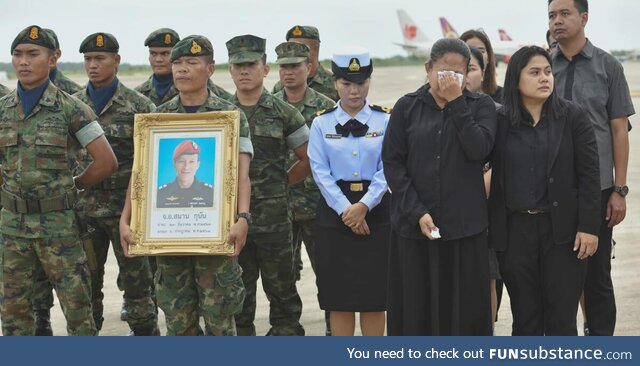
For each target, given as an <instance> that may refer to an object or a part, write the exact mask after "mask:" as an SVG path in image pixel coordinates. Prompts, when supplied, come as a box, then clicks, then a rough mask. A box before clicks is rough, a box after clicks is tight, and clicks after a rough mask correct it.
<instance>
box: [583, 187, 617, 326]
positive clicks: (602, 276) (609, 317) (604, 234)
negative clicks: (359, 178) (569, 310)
mask: <svg viewBox="0 0 640 366" xmlns="http://www.w3.org/2000/svg"><path fill="white" fill-rule="evenodd" d="M612 193H613V189H606V190H604V191H602V224H601V225H600V236H599V238H598V251H596V253H595V254H594V255H593V256H592V257H590V258H589V260H588V262H587V263H588V265H587V279H586V281H585V284H584V302H585V304H584V307H585V312H586V313H587V324H588V326H589V335H594V336H595V335H607V336H612V335H613V331H614V330H615V327H616V298H615V295H614V293H613V282H612V281H611V245H612V244H611V237H612V235H613V229H611V228H609V227H607V225H608V222H607V221H606V220H605V217H606V216H607V203H608V202H609V197H610V196H611V194H612Z"/></svg>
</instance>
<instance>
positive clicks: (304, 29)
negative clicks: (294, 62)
mask: <svg viewBox="0 0 640 366" xmlns="http://www.w3.org/2000/svg"><path fill="white" fill-rule="evenodd" d="M286 38H287V41H289V40H291V38H307V39H315V40H316V41H318V42H320V32H318V28H316V27H312V26H310V25H295V26H293V28H291V29H289V31H288V32H287V37H286Z"/></svg>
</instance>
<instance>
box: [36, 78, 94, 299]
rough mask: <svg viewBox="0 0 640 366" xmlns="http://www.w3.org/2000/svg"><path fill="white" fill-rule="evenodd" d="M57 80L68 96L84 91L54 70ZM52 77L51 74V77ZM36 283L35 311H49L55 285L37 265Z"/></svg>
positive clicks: (56, 84)
mask: <svg viewBox="0 0 640 366" xmlns="http://www.w3.org/2000/svg"><path fill="white" fill-rule="evenodd" d="M53 72H55V78H54V79H53V80H51V82H52V83H53V85H55V86H57V87H58V89H60V90H62V91H63V92H65V93H67V94H74V93H76V92H78V91H79V90H81V89H82V87H81V86H80V85H78V84H77V83H75V82H74V81H73V80H71V79H69V78H68V77H66V76H65V75H64V74H63V73H62V71H60V70H59V69H54V71H52V73H53ZM49 77H51V74H50V76H49ZM34 277H35V278H36V283H35V285H34V288H33V309H34V310H35V311H38V310H40V311H47V312H48V311H49V309H51V308H52V307H53V292H52V291H53V285H52V284H51V282H49V280H47V274H46V273H45V272H44V270H43V269H42V267H41V266H39V265H37V268H36V272H35V274H34Z"/></svg>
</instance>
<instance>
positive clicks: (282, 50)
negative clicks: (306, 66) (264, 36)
mask: <svg viewBox="0 0 640 366" xmlns="http://www.w3.org/2000/svg"><path fill="white" fill-rule="evenodd" d="M309 52H310V50H309V47H308V46H307V45H306V44H302V43H300V42H283V43H280V44H279V45H278V47H276V54H277V55H278V59H277V60H276V63H277V64H278V65H287V64H299V63H301V62H305V61H308V60H309Z"/></svg>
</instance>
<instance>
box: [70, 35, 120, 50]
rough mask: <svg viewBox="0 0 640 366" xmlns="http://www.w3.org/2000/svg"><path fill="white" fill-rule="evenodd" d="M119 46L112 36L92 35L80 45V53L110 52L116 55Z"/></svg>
mask: <svg viewBox="0 0 640 366" xmlns="http://www.w3.org/2000/svg"><path fill="white" fill-rule="evenodd" d="M119 49H120V45H119V44H118V40H117V39H116V37H114V36H113V34H109V33H102V32H100V33H94V34H92V35H90V36H88V37H87V38H85V39H84V41H82V43H80V53H87V52H112V53H118V50H119Z"/></svg>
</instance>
